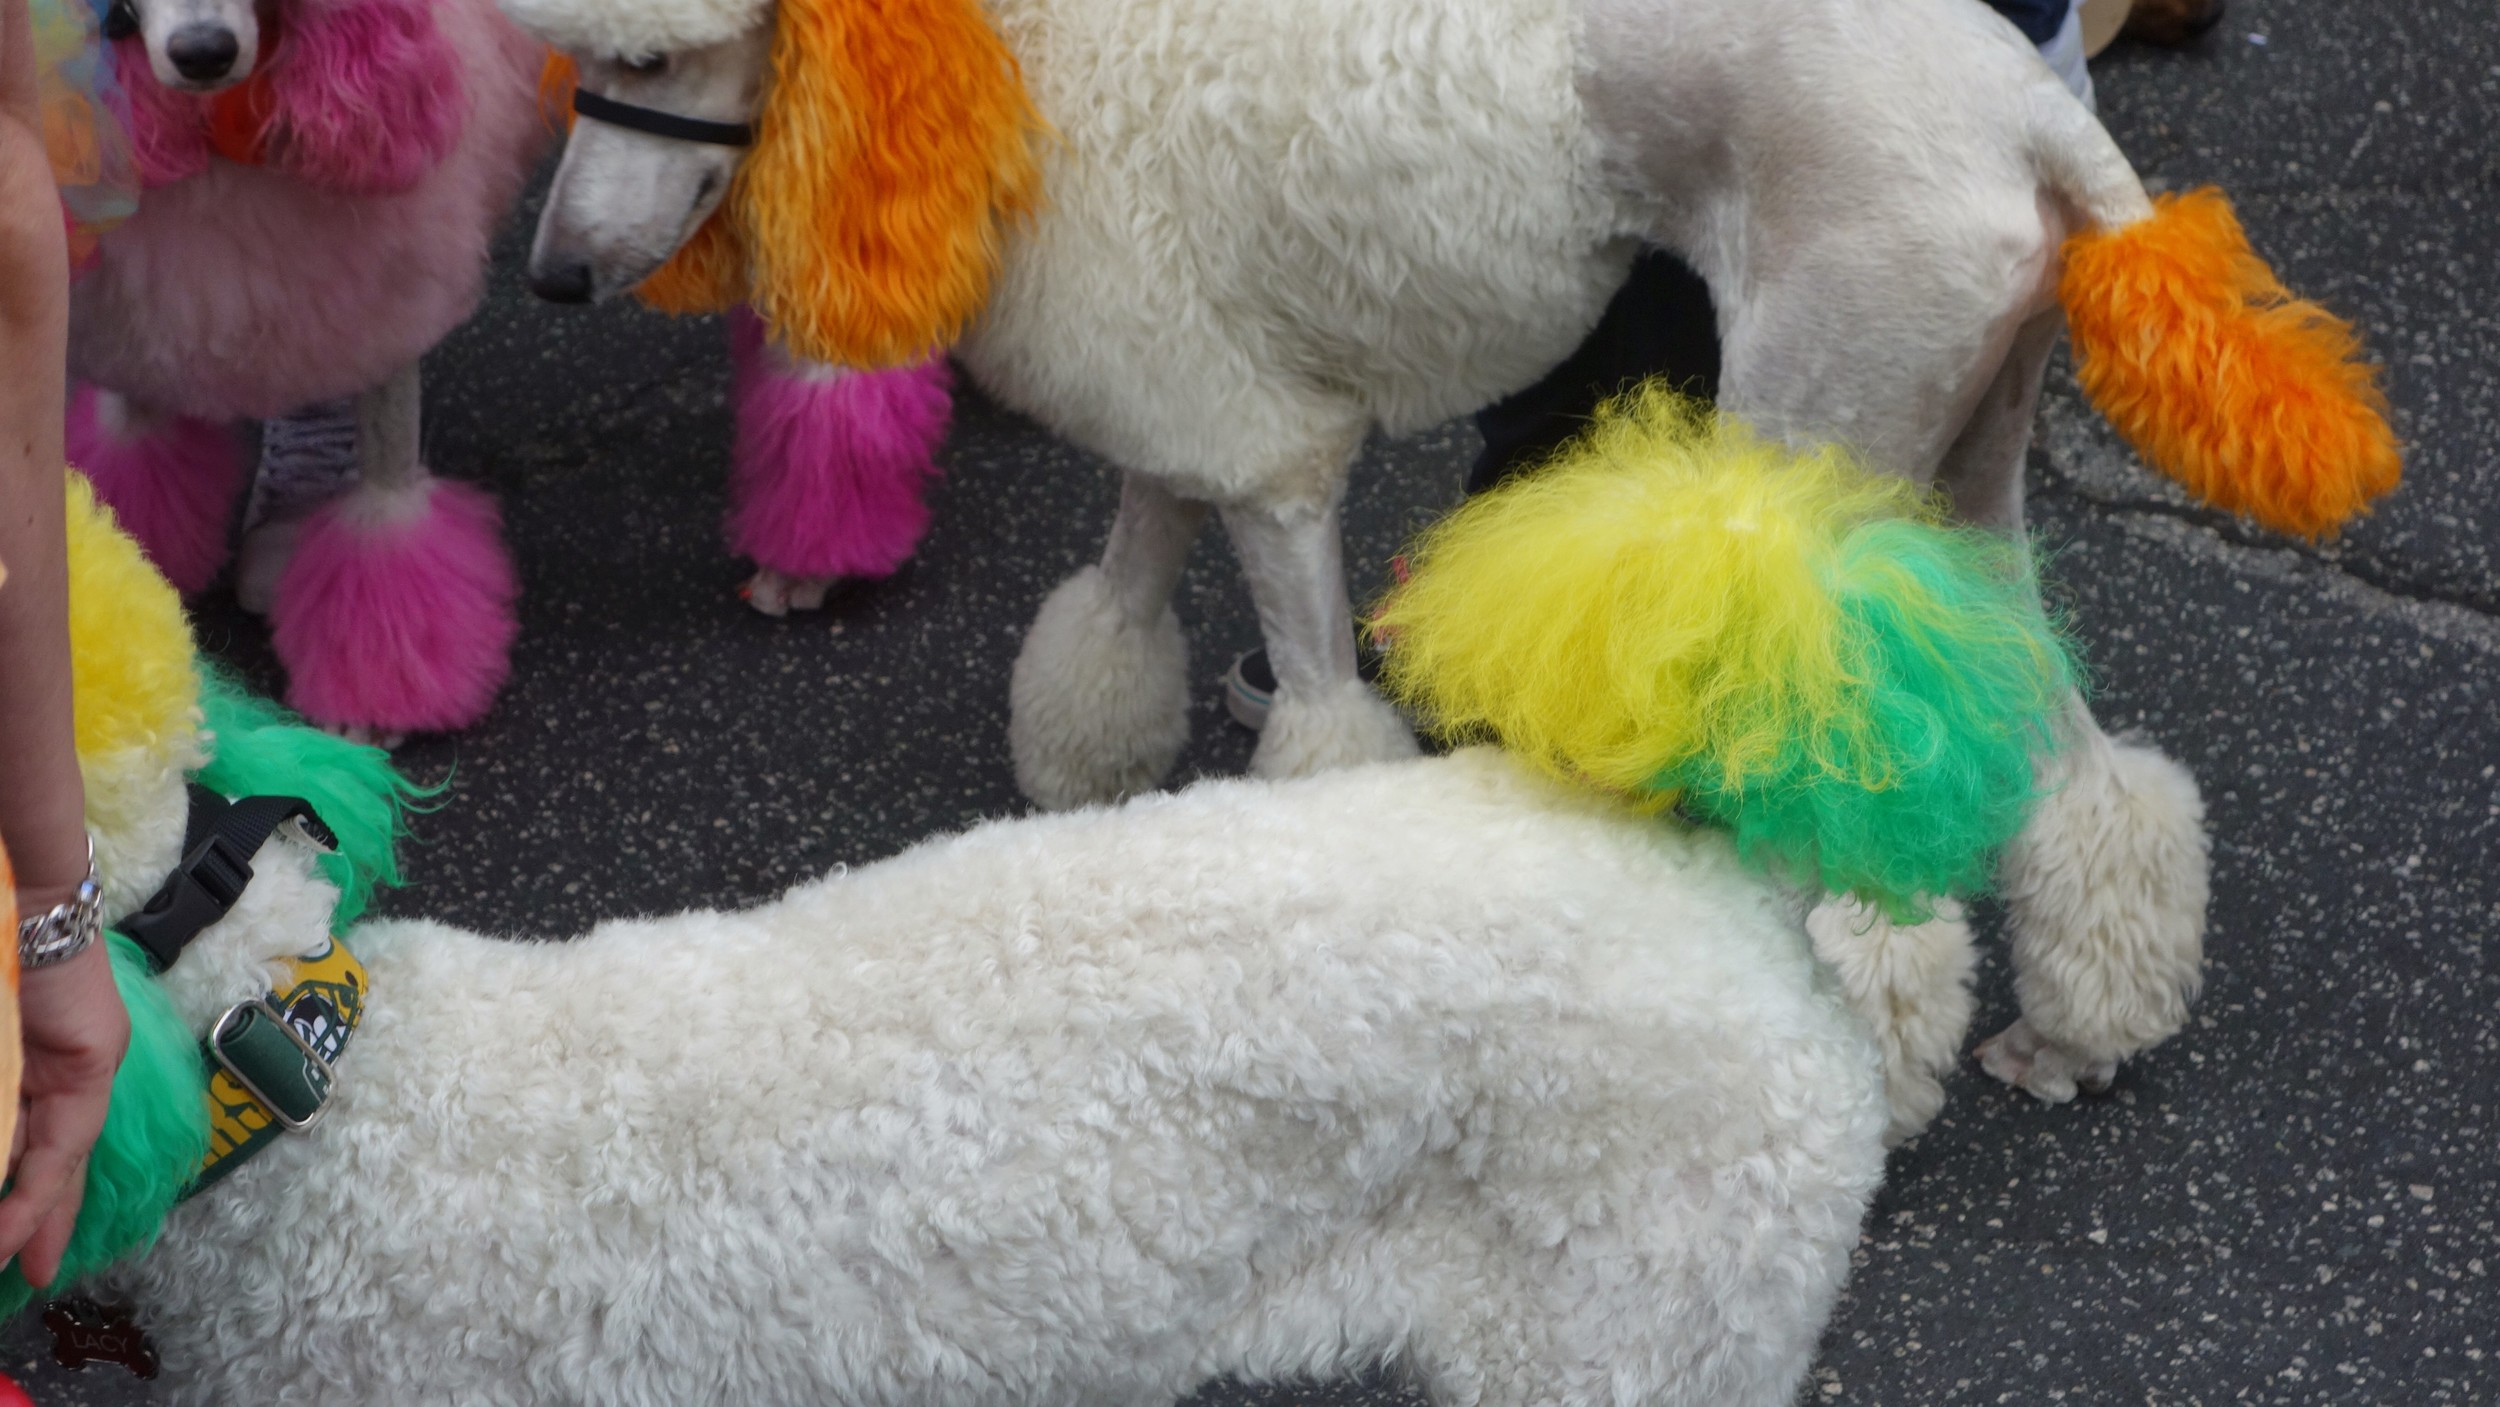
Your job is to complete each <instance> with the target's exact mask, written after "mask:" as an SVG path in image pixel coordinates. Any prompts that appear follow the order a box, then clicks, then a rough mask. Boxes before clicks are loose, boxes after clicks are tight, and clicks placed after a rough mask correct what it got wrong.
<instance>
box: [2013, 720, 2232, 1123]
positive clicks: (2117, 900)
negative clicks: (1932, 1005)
mask: <svg viewBox="0 0 2500 1407" xmlns="http://www.w3.org/2000/svg"><path fill="white" fill-rule="evenodd" d="M2063 731H2064V734H2065V736H2064V738H2063V739H2062V742H2063V747H2062V748H2061V749H2060V750H2059V752H2058V753H2057V754H2056V755H2055V756H2053V757H2050V758H2048V759H2045V760H2044V761H2043V762H2042V764H2041V780H2042V784H2043V788H2044V790H2045V791H2046V793H2047V794H2046V796H2045V797H2044V798H2043V799H2042V800H2041V802H2040V806H2039V809H2038V810H2036V811H2034V812H2033V813H2032V817H2031V822H2030V824H2029V825H2027V826H2025V827H2024V828H2023V832H2022V834H2021V835H2020V836H2018V837H2016V838H2015V841H2014V843H2013V844H2012V845H2011V846H2008V847H2007V849H2006V853H2005V858H2004V861H2003V863H2002V866H2001V867H2000V880H2001V884H2002V887H2003V889H2004V893H2005V901H2006V907H2007V909H2008V912H2009V914H2010V917H2011V920H2012V928H2013V938H2014V993H2015V996H2016V998H2017V999H2018V1000H2019V1001H2020V1002H2021V1004H2022V1013H2023V1014H2022V1017H2021V1019H2020V1020H2017V1021H2016V1022H2015V1023H2014V1024H2013V1025H2012V1026H2010V1027H2008V1028H2007V1029H2006V1030H2005V1031H2003V1032H2002V1033H2000V1034H1998V1035H1997V1036H1996V1037H1994V1038H1993V1039H1991V1040H1988V1041H1986V1042H1984V1043H1983V1044H1982V1045H1981V1046H1980V1048H1979V1060H1980V1064H1981V1065H1983V1066H1984V1067H1986V1069H1987V1071H1988V1073H1989V1074H1992V1075H1994V1076H1996V1077H1997V1078H1998V1079H2000V1080H2003V1081H2005V1082H2006V1083H2007V1084H2011V1085H2018V1086H2020V1087H2022V1088H2023V1089H2026V1090H2028V1091H2030V1092H2031V1093H2032V1094H2033V1095H2035V1096H2037V1097H2038V1098H2040V1099H2044V1100H2047V1101H2049V1102H2050V1103H2053V1104H2055V1103H2063V1102H2065V1101H2066V1100H2069V1099H2072V1098H2074V1097H2075V1094H2076V1092H2077V1091H2078V1090H2088V1091H2094V1092H2097V1091H2099V1090H2103V1089H2106V1088H2108V1086H2109V1083H2110V1081H2111V1080H2112V1079H2113V1078H2114V1077H2115V1075H2116V1073H2117V1068H2118V1062H2119V1061H2120V1060H2122V1059H2125V1058H2126V1057H2128V1056H2130V1055H2134V1054H2136V1053H2137V1052H2139V1051H2143V1050H2148V1049H2150V1048H2151V1047H2153V1046H2155V1045H2158V1044H2160V1043H2161V1042H2162V1041H2164V1040H2167V1039H2168V1038H2170V1037H2171V1036H2173V1035H2176V1034H2177V1033H2178V1031H2179V1029H2180V1028H2181V1027H2183V1026H2185V1025H2186V1024H2187V1012H2188V1003H2189V1002H2190V1001H2192V1000H2194V998H2195V996H2196V991H2197V987H2198V986H2199V985H2200V983H2201V981H2202V970H2201V964H2202V962H2203V957H2204V943H2205V899H2206V886H2207V875H2206V868H2207V855H2206V839H2205V825H2204V822H2205V805H2204V799H2203V798H2202V797H2201V796H2199V795H2198V793H2197V789H2196V779H2195V778H2194V777H2192V776H2190V775H2189V774H2188V771H2187V769H2186V768H2184V767H2182V766H2180V765H2179V764H2178V763H2176V762H2174V761H2172V760H2171V759H2169V758H2167V757H2165V756H2163V755H2162V754H2161V753H2160V752H2158V751H2156V750H2155V749H2153V748H2151V747H2148V746H2145V745H2143V744H2141V743H2134V742H2122V741H2117V740H2113V739H2112V738H2110V737H2109V736H2108V735H2107V734H2106V733H2103V732H2102V731H2101V728H2100V725H2099V724H2098V723H2096V722H2094V721H2093V719H2092V715H2091V713H2090V712H2089V711H2088V710H2087V709H2086V708H2085V707H2084V705H2083V701H2082V700H2081V699H2080V698H2078V699H2076V700H2075V701H2074V704H2073V706H2072V707H2071V708H2070V709H2069V710H2068V713H2067V723H2066V727H2065V728H2064V730H2063Z"/></svg>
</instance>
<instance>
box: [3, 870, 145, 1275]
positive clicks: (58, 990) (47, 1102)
mask: <svg viewBox="0 0 2500 1407" xmlns="http://www.w3.org/2000/svg"><path fill="white" fill-rule="evenodd" d="M21 892H22V891H21ZM28 902H29V904H31V903H32V902H33V901H32V900H29V901H28ZM18 1010H19V1014H20V1019H21V1022H22V1024H23V1026H24V1029H25V1041H26V1073H25V1075H24V1077H23V1080H22V1082H21V1083H20V1084H19V1086H18V1099H19V1114H18V1144H19V1147H18V1148H15V1149H12V1150H11V1152H10V1161H11V1164H12V1166H13V1168H14V1181H13V1183H12V1184H11V1186H10V1188H9V1193H8V1196H6V1197H4V1198H0V1261H5V1260H6V1259H7V1258H8V1257H9V1256H12V1255H14V1256H16V1257H17V1258H18V1270H19V1271H20V1272H21V1273H22V1274H24V1275H25V1277H26V1283H28V1284H30V1285H35V1286H38V1287H40V1286H44V1285H49V1284H51V1283H52V1277H53V1276H54V1275H55V1274H57V1273H58V1272H59V1270H60V1268H61V1253H62V1252H63V1251H64V1250H66V1249H68V1246H69V1236H70V1231H71V1230H72V1229H73V1228H74V1227H76V1226H77V1224H78V1208H79V1204H80V1203H81V1202H82V1201H83V1200H84V1199H85V1196H86V1190H87V1150H88V1149H90V1148H92V1147H94V1146H95V1140H96V1135H97V1134H99V1133H101V1132H103V1129H104V1114H105V1110H106V1109H107V1107H109V1106H110V1105H111V1103H112V1098H113V1074H114V1072H115V1071H116V1070H118V1069H120V1068H121V1062H122V1051H123V1050H124V1049H125V1048H127V1047H128V1046H129V1044H130V1014H129V1013H128V1012H126V1011H124V1010H123V1009H122V998H121V991H120V989H119V988H117V987H115V986H114V985H113V967H112V961H111V955H110V954H109V953H108V952H107V951H106V948H105V944H103V943H101V942H99V943H97V944H95V945H94V946H93V947H90V948H89V949H87V951H85V952H83V953H80V954H79V955H78V956H76V957H74V958H71V959H70V960H69V961H67V962H64V963H59V964H56V965H54V966H52V967H46V968H40V969H38V970H36V971H33V972H29V973H26V974H24V975H23V976H22V977H21V978H20V980H19V984H18Z"/></svg>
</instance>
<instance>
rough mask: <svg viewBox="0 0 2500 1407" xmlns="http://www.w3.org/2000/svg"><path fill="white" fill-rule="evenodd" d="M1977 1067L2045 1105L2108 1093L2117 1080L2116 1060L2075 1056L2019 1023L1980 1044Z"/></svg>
mask: <svg viewBox="0 0 2500 1407" xmlns="http://www.w3.org/2000/svg"><path fill="white" fill-rule="evenodd" d="M1979 1068H1981V1069H1983V1070H1985V1071H1987V1072H1988V1073H1989V1074H1990V1075H1993V1076H1995V1077H1996V1078H1997V1079H1999V1080H2001V1081H2003V1082H2005V1083H2006V1084H2009V1085H2012V1086H2013V1087H2014V1088H2016V1089H2019V1090H2022V1091H2025V1092H2026V1093H2028V1094H2030V1095H2031V1097H2032V1098H2034V1099H2037V1100H2039V1101H2041V1102H2042V1103H2045V1104H2064V1103H2067V1102H2069V1101H2071V1100H2072V1099H2073V1098H2074V1097H2075V1096H2076V1095H2077V1094H2079V1093H2080V1094H2107V1093H2109V1088H2110V1086H2111V1085H2112V1084H2115V1083H2116V1082H2117V1079H2118V1062H2117V1061H2115V1060H2094V1059H2091V1058H2090V1057H2088V1056H2083V1055H2078V1054H2076V1053H2075V1052H2073V1051H2071V1050H2068V1049H2066V1048H2065V1047H2064V1046H2061V1045H2058V1044H2057V1043H2055V1042H2053V1041H2051V1040H2050V1039H2049V1038H2048V1037H2046V1036H2043V1035H2041V1034H2040V1033H2039V1032H2038V1031H2036V1030H2034V1029H2032V1025H2031V1023H2030V1022H2028V1021H2021V1020H2018V1021H2016V1022H2015V1023H2014V1024H2013V1025H2011V1026H2008V1027H2006V1028H2005V1029H2004V1030H2002V1031H1999V1032H1998V1033H1997V1034H1995V1035H1993V1036H1991V1037H1989V1038H1988V1039H1987V1040H1984V1041H1981V1042H1980V1043H1979Z"/></svg>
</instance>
